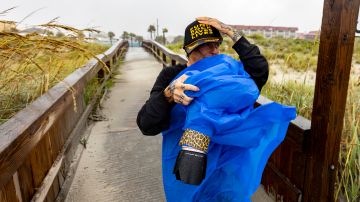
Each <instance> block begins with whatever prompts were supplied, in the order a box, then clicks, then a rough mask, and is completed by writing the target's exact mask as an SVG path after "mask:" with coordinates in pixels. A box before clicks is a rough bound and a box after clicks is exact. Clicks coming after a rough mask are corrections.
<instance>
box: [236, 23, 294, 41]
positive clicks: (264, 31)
mask: <svg viewBox="0 0 360 202" xmlns="http://www.w3.org/2000/svg"><path fill="white" fill-rule="evenodd" d="M234 27H235V28H236V29H237V30H239V31H241V32H243V33H244V34H247V35H249V34H261V35H263V36H264V37H266V38H272V37H283V38H296V32H297V31H298V28H297V27H274V26H251V25H234Z"/></svg>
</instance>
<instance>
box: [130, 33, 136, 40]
mask: <svg viewBox="0 0 360 202" xmlns="http://www.w3.org/2000/svg"><path fill="white" fill-rule="evenodd" d="M129 36H130V41H131V42H132V41H133V38H135V37H136V34H134V33H130V34H129Z"/></svg>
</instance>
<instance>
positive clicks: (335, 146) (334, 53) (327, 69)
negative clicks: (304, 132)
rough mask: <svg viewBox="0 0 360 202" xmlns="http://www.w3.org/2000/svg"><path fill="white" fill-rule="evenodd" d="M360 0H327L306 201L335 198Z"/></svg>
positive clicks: (306, 176) (323, 201)
mask: <svg viewBox="0 0 360 202" xmlns="http://www.w3.org/2000/svg"><path fill="white" fill-rule="evenodd" d="M359 4H360V0H325V1H324V10H323V19H322V26H321V35H320V47H319V57H318V67H317V71H316V84H315V95H314V103H313V113H312V118H311V136H310V140H309V142H310V143H309V153H308V160H307V164H306V173H305V186H304V201H305V202H307V201H308V202H313V201H316V202H325V201H326V202H332V201H334V186H335V177H336V171H337V169H338V158H339V149H340V141H341V131H342V128H343V118H344V112H345V104H346V97H347V89H348V84H349V75H350V68H351V59H352V55H353V48H354V39H355V29H356V20H357V19H358V12H359Z"/></svg>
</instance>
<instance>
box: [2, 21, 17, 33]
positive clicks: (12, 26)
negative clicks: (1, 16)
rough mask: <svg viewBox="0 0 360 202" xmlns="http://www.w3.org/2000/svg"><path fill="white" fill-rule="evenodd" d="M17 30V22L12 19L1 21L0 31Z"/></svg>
mask: <svg viewBox="0 0 360 202" xmlns="http://www.w3.org/2000/svg"><path fill="white" fill-rule="evenodd" d="M13 30H16V23H15V22H12V21H0V32H10V31H13Z"/></svg>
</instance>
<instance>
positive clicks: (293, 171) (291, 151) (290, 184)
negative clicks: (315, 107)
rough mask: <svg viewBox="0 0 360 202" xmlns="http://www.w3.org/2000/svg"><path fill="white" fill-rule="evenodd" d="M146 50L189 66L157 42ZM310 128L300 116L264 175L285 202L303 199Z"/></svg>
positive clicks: (263, 99)
mask: <svg viewBox="0 0 360 202" xmlns="http://www.w3.org/2000/svg"><path fill="white" fill-rule="evenodd" d="M143 47H144V48H146V49H148V50H149V51H150V52H152V53H153V54H154V55H155V57H156V58H157V59H158V60H160V61H161V62H162V63H163V65H164V66H169V65H175V64H186V63H187V59H186V57H185V56H182V55H178V54H176V53H174V52H173V51H171V50H169V49H168V48H166V47H164V46H163V45H161V44H159V43H157V42H156V41H152V40H146V41H144V42H143ZM168 58H169V59H168ZM170 61H171V62H170ZM269 102H272V101H271V100H269V99H267V98H266V97H264V96H259V99H258V100H257V105H264V104H266V103H269ZM310 126H311V123H310V120H308V119H306V118H304V117H302V116H297V117H296V119H295V120H293V121H291V123H290V125H289V128H288V131H287V134H286V137H285V140H284V141H283V143H282V144H281V145H280V146H279V147H278V148H277V149H276V150H275V152H274V153H273V154H272V156H271V157H270V159H269V161H268V164H267V166H266V168H265V171H264V173H263V178H262V184H263V185H264V188H265V189H266V190H267V192H269V193H271V194H272V195H275V197H276V198H278V199H280V198H281V199H282V200H283V201H301V199H302V196H303V190H304V179H305V167H306V166H305V165H306V161H307V152H308V149H307V144H306V143H307V142H308V139H309V135H310Z"/></svg>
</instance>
